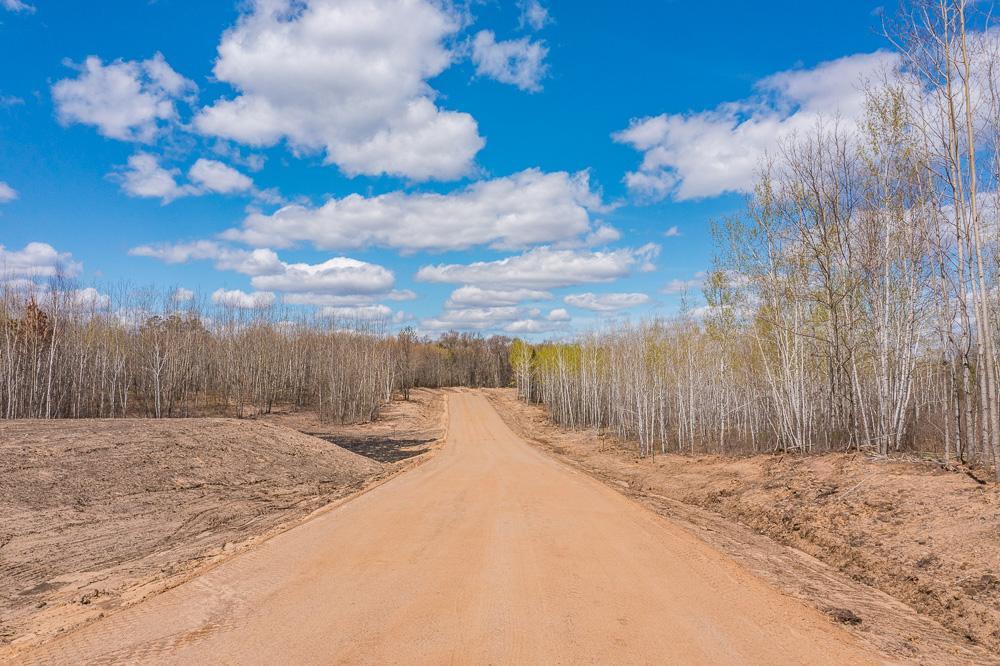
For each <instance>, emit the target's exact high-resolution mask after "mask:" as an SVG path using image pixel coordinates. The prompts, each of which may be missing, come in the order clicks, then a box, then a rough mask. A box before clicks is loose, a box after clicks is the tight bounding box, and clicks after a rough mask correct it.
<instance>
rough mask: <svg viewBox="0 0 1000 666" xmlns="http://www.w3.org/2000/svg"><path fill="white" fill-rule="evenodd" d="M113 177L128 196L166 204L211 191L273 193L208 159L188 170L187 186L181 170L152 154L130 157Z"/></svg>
mask: <svg viewBox="0 0 1000 666" xmlns="http://www.w3.org/2000/svg"><path fill="white" fill-rule="evenodd" d="M114 176H115V177H116V178H118V179H120V180H121V187H122V189H123V190H124V191H125V193H126V194H128V195H129V196H133V197H142V198H149V199H159V200H160V201H161V202H162V203H163V204H168V203H170V202H171V201H174V200H175V199H179V198H181V197H189V196H194V197H197V196H202V195H204V194H209V193H212V192H214V193H216V194H237V193H241V192H252V193H253V194H254V195H255V196H258V195H265V196H270V193H261V192H257V191H256V190H255V188H254V186H253V180H251V179H250V177H249V176H246V175H244V174H242V173H240V172H239V171H237V170H236V169H234V168H232V167H231V166H228V165H226V164H223V163H222V162H219V161H217V160H210V159H205V158H200V159H198V160H197V161H196V162H195V163H194V164H193V165H192V166H191V168H190V169H189V170H188V178H189V180H190V182H188V183H183V182H178V178H179V177H180V176H181V172H180V169H176V168H166V167H164V166H162V165H161V164H160V161H159V159H158V158H157V157H156V156H155V155H151V154H149V153H136V154H135V155H132V156H130V157H129V158H128V165H127V166H126V167H124V168H123V169H121V170H119V171H118V173H116V174H114Z"/></svg>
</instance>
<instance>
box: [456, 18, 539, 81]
mask: <svg viewBox="0 0 1000 666" xmlns="http://www.w3.org/2000/svg"><path fill="white" fill-rule="evenodd" d="M548 52H549V50H548V49H547V48H546V47H545V44H543V43H542V42H538V41H532V40H530V39H528V38H527V37H522V38H521V39H510V40H505V41H499V42H498V41H497V38H496V35H495V34H493V31H492V30H481V31H480V32H479V33H477V34H476V36H475V37H474V38H473V40H472V62H473V63H474V64H475V65H476V74H478V75H479V76H487V77H489V78H491V79H496V80H497V81H499V82H501V83H509V84H510V85H513V86H517V87H518V88H520V89H521V90H526V91H528V92H538V91H539V90H541V89H542V84H541V80H542V79H543V78H544V77H545V73H546V70H547V67H546V65H545V56H546V55H548Z"/></svg>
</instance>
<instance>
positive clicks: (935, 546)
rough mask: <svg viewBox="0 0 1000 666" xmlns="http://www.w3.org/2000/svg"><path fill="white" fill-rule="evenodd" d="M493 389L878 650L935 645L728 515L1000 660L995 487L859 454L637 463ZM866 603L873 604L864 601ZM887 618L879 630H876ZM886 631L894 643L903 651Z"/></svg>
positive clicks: (999, 528)
mask: <svg viewBox="0 0 1000 666" xmlns="http://www.w3.org/2000/svg"><path fill="white" fill-rule="evenodd" d="M490 395H491V398H492V399H493V400H494V402H495V403H496V404H497V405H498V406H499V407H500V409H501V412H502V413H503V414H504V415H505V417H506V418H507V420H508V423H510V424H511V425H512V426H513V427H515V428H516V429H518V430H519V431H520V432H521V433H522V435H523V436H525V437H526V438H530V439H531V440H532V441H534V442H535V443H537V444H539V445H541V446H543V447H544V448H546V449H547V450H549V451H550V452H552V453H554V454H557V455H559V456H560V457H562V458H564V459H566V460H567V461H568V462H571V463H573V464H575V465H576V466H578V467H580V468H582V469H584V470H585V471H587V472H588V473H590V474H592V475H593V476H596V477H598V478H600V479H602V480H604V481H606V482H607V483H609V484H610V485H613V486H614V487H616V488H617V489H619V490H621V491H622V492H625V493H626V494H629V495H631V496H633V497H635V498H636V499H639V500H640V501H643V502H644V503H646V504H647V505H649V506H650V507H651V508H653V509H654V510H657V511H659V512H661V513H664V514H666V515H669V516H671V517H674V518H677V519H679V520H682V521H686V522H688V523H691V524H693V525H694V526H695V528H696V530H698V531H699V532H700V534H701V536H703V537H704V538H705V539H706V540H707V541H709V542H711V543H713V544H714V545H717V546H719V547H720V548H723V549H724V550H727V552H730V554H732V555H733V556H734V557H737V558H738V559H742V561H743V562H744V564H745V565H747V566H748V567H750V568H751V569H753V570H754V571H755V572H756V573H758V574H759V575H761V576H762V577H764V578H766V579H768V580H769V581H771V582H772V583H774V584H776V585H778V586H779V587H782V589H784V590H785V591H786V592H788V593H790V594H793V595H795V596H798V597H800V598H803V599H805V600H808V601H811V603H813V604H814V605H816V606H817V607H818V608H820V609H821V610H825V611H826V612H827V613H828V614H829V615H830V616H831V617H834V618H835V619H838V620H839V621H841V622H844V623H845V624H847V625H854V626H858V625H860V626H858V630H859V631H862V632H864V631H869V632H880V633H882V634H883V636H882V637H879V640H882V641H883V644H882V647H883V648H885V649H891V650H893V651H895V652H896V653H898V654H902V655H906V654H907V651H909V650H916V649H917V648H918V647H920V644H921V642H922V643H924V644H926V643H927V641H928V638H929V637H928V635H927V632H926V631H923V630H918V629H917V625H916V624H914V623H910V624H909V625H908V626H909V627H911V628H912V629H913V630H912V631H911V630H910V629H906V628H904V627H902V625H898V626H897V627H896V630H895V631H894V632H892V631H890V632H887V631H886V629H887V628H889V629H892V625H891V623H892V622H893V621H895V619H897V618H898V617H901V616H900V613H899V609H892V608H890V607H888V606H887V605H885V604H881V605H880V604H879V603H877V602H876V603H871V601H870V600H866V599H865V598H864V596H863V595H859V594H858V593H857V592H856V591H852V590H849V589H847V588H846V587H842V586H841V588H840V589H835V587H836V585H835V583H836V581H833V580H831V579H830V578H829V577H828V576H826V575H825V574H823V572H822V571H821V570H819V569H817V568H816V567H812V566H811V565H809V564H808V562H807V561H805V560H802V561H797V560H796V558H794V557H792V558H787V559H783V558H782V556H780V555H779V554H776V553H774V552H773V551H769V550H767V549H766V546H764V545H762V544H759V543H755V544H751V543H750V541H748V540H747V538H746V537H745V536H742V535H738V534H736V532H735V531H734V529H733V527H739V525H736V526H733V527H730V526H732V523H731V522H730V523H729V524H728V525H727V523H726V521H727V520H728V521H735V522H736V523H739V524H742V525H743V526H746V527H748V528H750V530H752V532H754V533H756V534H758V535H765V536H767V537H769V538H770V539H774V540H776V541H778V542H780V543H783V544H787V545H790V546H794V547H795V548H796V549H797V550H798V551H803V552H805V553H807V554H808V555H811V556H813V557H815V558H816V559H818V560H820V561H822V562H824V563H826V564H827V565H830V566H832V567H834V568H836V569H838V570H840V571H841V572H844V573H846V574H848V575H849V576H850V577H851V578H852V579H854V580H855V581H859V582H861V583H863V584H865V585H869V586H871V587H873V588H876V589H878V590H881V591H882V592H885V593H887V594H888V595H890V596H891V597H894V598H895V599H898V600H900V601H902V602H904V603H905V604H907V605H909V606H910V607H912V608H913V609H915V610H917V611H918V612H919V613H921V614H923V615H925V616H927V617H930V618H932V619H934V620H936V621H937V622H939V623H941V624H942V625H944V626H945V627H947V628H948V629H950V630H951V631H952V632H954V633H955V634H956V635H957V636H956V638H957V639H958V640H961V641H963V642H965V644H966V645H969V646H970V647H972V646H981V647H983V648H986V649H987V650H989V651H991V652H992V653H993V654H1000V547H998V544H1000V487H998V486H997V485H996V484H982V483H979V482H977V481H976V480H974V479H973V478H970V476H968V475H966V474H965V473H963V472H962V471H954V470H952V471H949V470H945V469H942V468H941V466H939V465H936V464H933V463H930V462H926V461H917V460H892V459H890V460H886V459H882V460H873V459H869V458H867V457H865V456H863V455H856V454H830V455H822V456H780V455H759V456H753V457H747V458H725V457H719V456H698V457H688V456H679V455H666V456H657V457H656V458H655V459H653V458H645V459H640V458H638V457H637V456H636V455H635V453H634V450H633V449H631V448H630V446H629V445H628V444H624V443H622V442H619V441H616V440H614V439H613V438H610V437H606V436H604V435H598V434H595V433H593V432H592V431H572V430H568V429H565V428H560V427H558V426H555V425H553V424H552V423H551V422H550V421H548V419H547V418H546V415H545V412H544V409H543V408H541V407H538V406H534V405H525V404H524V403H521V402H518V401H516V400H515V399H514V395H513V392H511V391H507V390H500V391H491V392H490ZM713 516H716V518H713ZM751 538H752V537H751ZM758 546H759V548H758ZM799 559H801V558H799ZM793 569H797V570H798V571H797V573H796V572H794V571H793ZM796 576H801V577H800V579H799V580H798V581H795V580H794V579H795V577H796ZM810 577H811V578H810ZM821 579H822V580H821ZM834 597H836V598H834ZM834 601H836V603H834ZM864 603H868V604H869V605H867V606H864V607H862V606H860V605H858V604H864ZM880 622H883V623H884V624H885V626H882V627H878V626H875V625H877V624H878V623H880ZM890 633H895V634H896V635H897V636H896V637H898V639H899V640H898V641H896V642H895V644H893V643H894V638H895V637H893V636H890V635H889V634H890ZM883 639H884V640H883ZM934 640H938V639H937V638H935V639H934ZM942 645H943V643H942ZM942 649H945V648H944V647H942Z"/></svg>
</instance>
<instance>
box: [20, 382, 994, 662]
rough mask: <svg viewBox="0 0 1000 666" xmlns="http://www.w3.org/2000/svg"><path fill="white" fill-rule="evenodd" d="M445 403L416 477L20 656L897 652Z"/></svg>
mask: <svg viewBox="0 0 1000 666" xmlns="http://www.w3.org/2000/svg"><path fill="white" fill-rule="evenodd" d="M448 401H449V406H448V418H449V426H448V436H447V441H446V445H445V446H444V447H443V448H442V449H441V451H440V452H439V453H437V454H436V455H434V456H433V457H432V458H431V459H430V460H429V461H428V462H427V463H426V464H422V465H420V466H417V467H415V468H413V469H412V470H411V471H410V472H408V473H406V474H403V475H399V476H397V477H395V478H393V479H392V480H391V481H389V482H387V483H384V484H381V485H378V486H377V487H375V488H373V489H372V490H370V491H368V492H366V493H364V494H361V495H359V496H357V497H355V498H354V499H352V500H351V501H349V502H345V503H342V504H340V505H338V506H336V507H335V508H334V509H332V510H329V511H324V512H320V513H318V514H317V515H315V516H314V517H313V518H312V519H311V520H309V521H308V522H306V523H305V524H302V525H300V526H299V527H297V528H295V529H291V530H287V531H284V532H282V533H280V534H278V535H277V536H275V537H273V538H271V539H269V540H267V541H266V542H264V543H262V544H259V545H258V546H256V547H254V548H252V549H250V550H248V551H247V552H245V553H243V554H241V555H240V556H239V557H234V558H232V559H229V560H227V561H225V562H223V563H221V564H219V565H217V566H215V567H214V568H212V569H211V570H210V571H208V572H206V573H204V574H202V575H201V576H199V577H198V578H197V579H195V580H192V581H190V582H188V583H186V584H183V585H180V586H177V587H175V588H173V589H171V590H168V591H166V592H164V593H162V594H160V595H157V596H156V597H155V598H152V599H150V600H148V601H146V602H145V603H143V604H141V605H138V606H135V607H133V608H129V609H125V610H123V611H121V612H118V613H116V614H114V615H111V616H109V617H107V618H105V619H103V620H102V621H99V622H95V623H92V624H90V625H88V626H86V627H83V628H82V629H80V630H78V631H75V632H73V633H71V634H68V635H65V636H63V637H61V638H58V639H56V640H54V641H52V642H50V643H48V644H45V645H43V646H41V647H40V648H38V649H36V650H34V651H30V652H26V653H23V654H20V655H19V659H20V660H21V661H22V662H23V663H29V664H30V663H89V662H94V661H121V662H135V661H142V662H156V661H171V662H179V663H204V662H213V661H219V660H220V659H221V660H224V661H227V662H232V663H275V662H279V661H280V662H284V663H299V664H308V663H332V662H335V663H345V662H350V663H398V662H404V661H405V662H415V663H443V662H452V663H454V662H460V663H526V662H528V663H555V662H569V663H578V662H591V663H594V662H596V663H664V662H683V663H757V664H773V663H776V662H777V663H817V664H822V663H828V664H844V663H879V662H883V661H885V660H886V659H887V658H889V659H897V660H898V659H899V658H900V657H901V656H902V655H899V654H887V653H886V652H884V651H883V650H882V649H881V648H880V647H879V646H878V644H877V642H873V641H871V640H867V639H866V636H865V635H864V634H859V633H857V632H853V633H852V632H849V631H848V630H847V628H845V626H844V625H842V624H837V623H836V622H834V621H833V620H832V619H831V618H830V617H829V616H827V615H824V614H823V613H822V612H820V611H819V610H816V609H813V608H810V607H809V606H808V605H806V604H803V603H802V602H800V601H799V600H796V599H793V598H791V597H790V596H788V595H786V594H782V593H781V592H780V591H778V590H776V589H774V587H772V586H770V585H768V584H767V583H765V582H764V581H763V580H761V578H759V577H758V576H756V575H754V574H753V573H750V572H749V571H748V570H747V568H745V567H744V566H741V565H740V564H737V563H735V562H734V561H733V560H732V559H731V558H730V557H728V556H727V555H725V554H723V553H721V552H720V551H719V550H718V549H716V548H714V547H712V546H710V545H707V544H706V543H705V542H704V541H703V540H701V539H700V538H698V537H697V536H695V535H694V534H692V532H690V531H689V530H688V529H686V528H685V527H682V526H679V525H678V524H675V523H674V522H673V521H671V520H665V519H663V518H662V517H660V516H658V515H656V514H655V513H653V512H651V511H648V510H647V509H645V508H644V507H642V506H641V505H639V504H637V503H636V502H633V501H632V500H630V499H628V498H627V497H625V496H623V495H622V494H620V493H619V492H616V491H614V490H612V489H610V488H609V487H607V486H606V485H604V484H602V483H600V482H598V481H596V480H594V479H593V478H591V477H590V476H589V475H587V474H583V473H581V472H579V471H576V470H574V469H572V468H571V467H568V466H566V465H564V464H562V463H560V462H558V461H557V460H555V459H554V458H552V457H550V456H549V455H547V454H545V453H543V452H541V451H539V450H538V449H537V448H535V447H533V446H531V445H529V444H527V443H526V442H525V441H524V440H522V439H521V438H520V437H518V436H517V435H516V434H514V432H512V431H511V429H510V428H509V427H508V426H507V425H506V424H505V423H504V421H503V420H502V419H501V417H500V415H499V414H498V413H497V411H496V410H495V409H494V408H493V407H492V406H491V404H490V403H489V401H488V400H487V398H486V397H485V396H484V395H483V393H481V392H469V391H462V392H456V393H450V394H448ZM773 546H774V548H775V549H781V548H783V547H782V546H778V545H777V544H774V545H773ZM803 557H805V556H803ZM864 589H866V590H868V593H869V594H874V595H878V594H879V593H877V592H875V591H873V590H870V589H868V588H864ZM883 596H884V595H883ZM897 605H898V606H899V607H900V608H901V609H902V610H901V611H900V612H904V611H907V610H909V609H907V608H906V607H905V606H902V604H898V602H897ZM909 613H910V614H911V615H914V616H915V614H914V613H913V611H912V610H909ZM914 621H915V622H917V625H914V626H917V628H918V629H920V630H924V631H929V632H931V633H933V632H934V631H940V632H943V634H944V636H945V637H947V636H950V634H948V633H947V632H944V630H943V629H941V628H940V626H939V625H934V624H933V623H930V622H929V621H924V622H925V624H924V625H920V624H919V623H920V622H921V621H923V620H921V619H920V618H919V617H918V618H917V619H916V620H914ZM897 626H899V625H897ZM890 629H891V627H890ZM918 649H919V650H920V652H919V653H917V654H912V655H910V656H913V657H915V658H916V659H918V660H923V661H934V662H936V663H946V662H949V661H950V662H966V663H967V662H969V661H974V660H980V661H984V662H985V661H988V660H989V656H988V655H986V653H984V652H978V651H976V650H973V649H967V648H965V647H964V646H962V645H957V644H955V643H954V642H948V641H943V642H936V641H933V640H931V641H928V642H927V643H926V644H921V645H919V646H918Z"/></svg>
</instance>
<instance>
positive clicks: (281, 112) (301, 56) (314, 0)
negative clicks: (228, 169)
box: [195, 0, 485, 180]
mask: <svg viewBox="0 0 1000 666" xmlns="http://www.w3.org/2000/svg"><path fill="white" fill-rule="evenodd" d="M461 25H462V20H461V18H460V16H459V15H458V13H457V12H456V11H455V10H453V9H452V8H451V6H450V3H441V2H433V1H431V0H309V1H308V2H298V1H295V2H293V1H292V0H253V1H252V2H251V4H250V10H249V11H248V12H247V13H245V14H244V15H243V16H241V17H240V19H239V20H238V22H237V23H236V25H235V26H234V27H233V28H231V29H230V30H228V31H226V33H225V34H224V35H223V37H222V40H221V42H220V44H219V47H218V59H217V60H216V62H215V68H214V70H213V71H214V74H215V76H216V78H217V79H218V80H220V81H223V82H225V83H228V84H230V85H231V86H233V88H235V89H236V91H237V94H236V96H235V97H232V98H226V99H219V100H217V101H215V102H214V103H213V104H211V105H210V106H208V107H206V108H204V109H202V110H201V111H200V112H199V113H198V115H197V116H196V118H195V126H196V128H197V129H198V130H199V131H201V132H202V133H204V134H208V135H213V136H218V137H222V138H227V139H232V140H234V141H237V142H241V143H245V144H249V145H253V146H272V145H275V144H277V143H278V142H280V141H282V140H285V141H287V142H288V144H289V145H290V146H291V147H292V148H293V149H294V150H296V151H323V152H324V153H325V156H326V161H327V162H328V163H333V164H337V165H338V166H339V167H340V168H341V170H343V171H344V172H345V173H347V174H349V175H357V174H366V175H378V174H390V175H395V176H402V177H406V178H411V179H414V180H426V179H432V178H436V179H453V178H458V177H461V176H463V175H466V174H468V173H469V172H470V171H471V170H472V168H473V161H474V159H475V155H476V153H477V152H479V150H480V149H481V148H482V147H483V145H484V143H485V142H484V140H483V138H482V137H480V135H479V129H478V126H477V124H476V121H475V119H473V117H472V116H470V115H469V114H467V113H460V112H456V111H448V110H444V109H441V108H439V107H438V106H437V103H436V93H435V91H434V90H433V89H432V88H431V86H430V84H429V83H428V81H429V80H430V79H432V78H434V77H435V76H437V75H438V74H440V73H441V72H443V71H444V70H445V69H447V68H448V67H449V66H450V65H451V64H452V61H453V54H452V52H451V51H450V50H449V49H448V48H447V47H446V46H445V44H444V42H445V40H446V39H448V38H450V37H452V36H453V35H454V34H455V33H457V32H458V30H459V29H460V28H461Z"/></svg>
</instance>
